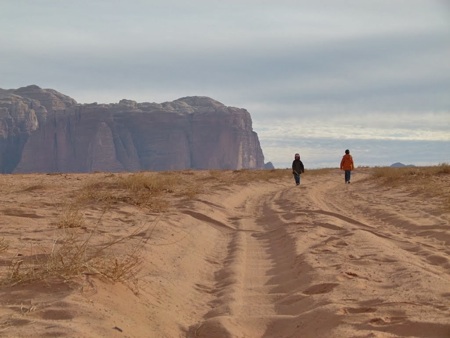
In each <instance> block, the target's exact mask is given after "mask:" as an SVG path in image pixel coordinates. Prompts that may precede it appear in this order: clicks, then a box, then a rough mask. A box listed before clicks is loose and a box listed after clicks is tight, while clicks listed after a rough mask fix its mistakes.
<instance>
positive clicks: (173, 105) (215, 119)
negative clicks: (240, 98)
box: [0, 85, 265, 173]
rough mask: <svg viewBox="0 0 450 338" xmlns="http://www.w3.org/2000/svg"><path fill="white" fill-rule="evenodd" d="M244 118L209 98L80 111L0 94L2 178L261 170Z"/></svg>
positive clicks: (58, 98)
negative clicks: (5, 175)
mask: <svg viewBox="0 0 450 338" xmlns="http://www.w3.org/2000/svg"><path fill="white" fill-rule="evenodd" d="M264 167H265V165H264V155H263V152H262V149H261V147H260V143H259V139H258V135H257V134H256V132H254V131H253V129H252V119H251V116H250V113H249V112H248V111H247V110H245V109H241V108H234V107H227V106H225V105H223V104H222V103H220V102H218V101H215V100H213V99H211V98H208V97H202V96H194V97H184V98H180V99H178V100H175V101H172V102H165V103H161V104H158V103H148V102H145V103H137V102H135V101H131V100H121V101H120V102H119V103H116V104H97V103H92V104H78V103H77V102H76V101H75V100H74V99H72V98H70V97H69V96H66V95H64V94H61V93H59V92H57V91H55V90H53V89H42V88H40V87H38V86H35V85H32V86H27V87H23V88H19V89H9V90H4V89H0V171H1V172H3V173H19V172H20V173H30V172H92V171H113V172H117V171H140V170H154V171H163V170H183V169H233V170H234V169H242V168H247V169H263V168H264Z"/></svg>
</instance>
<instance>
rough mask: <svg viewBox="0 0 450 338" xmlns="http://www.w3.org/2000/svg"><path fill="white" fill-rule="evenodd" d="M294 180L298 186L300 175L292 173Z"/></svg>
mask: <svg viewBox="0 0 450 338" xmlns="http://www.w3.org/2000/svg"><path fill="white" fill-rule="evenodd" d="M294 179H295V184H297V185H299V184H300V175H299V174H296V173H294Z"/></svg>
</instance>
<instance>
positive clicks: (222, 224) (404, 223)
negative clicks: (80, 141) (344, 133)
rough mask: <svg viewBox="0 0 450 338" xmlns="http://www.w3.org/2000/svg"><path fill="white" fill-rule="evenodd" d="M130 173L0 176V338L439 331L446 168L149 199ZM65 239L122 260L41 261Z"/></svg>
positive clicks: (179, 179) (194, 182)
mask: <svg viewBox="0 0 450 338" xmlns="http://www.w3.org/2000/svg"><path fill="white" fill-rule="evenodd" d="M130 175H133V174H110V173H94V174H53V175H45V174H29V175H2V176H0V186H1V189H2V194H1V206H0V229H1V234H0V240H1V242H0V244H1V245H2V246H0V248H2V249H1V250H0V273H1V277H2V286H1V288H0V337H158V338H159V337H168V338H173V337H190V338H194V337H202V338H206V337H208V338H228V337H249V338H253V337H277V338H278V337H279V338H281V337H450V208H449V199H450V196H449V195H448V192H450V177H449V175H441V176H439V177H434V178H433V182H434V184H435V186H436V187H439V189H443V190H441V192H440V193H436V194H433V191H431V192H430V191H423V192H422V191H421V188H420V187H417V186H411V187H410V186H408V185H405V184H402V185H393V186H390V185H385V184H380V182H379V181H377V180H375V179H369V178H370V177H371V169H370V168H363V169H357V170H355V171H354V173H353V177H352V183H351V184H348V185H345V184H344V178H343V174H342V172H341V171H339V170H337V169H330V170H326V171H324V172H321V173H318V174H312V173H309V172H308V171H307V173H306V174H304V175H303V176H302V181H301V185H300V186H295V183H294V180H293V178H292V176H291V174H290V171H289V170H285V171H280V173H279V174H277V175H274V176H273V177H267V178H264V177H260V179H245V178H244V177H240V176H239V175H240V174H239V173H236V172H233V171H223V172H213V171H198V172H181V173H173V174H172V175H173V177H172V181H171V182H172V183H171V184H172V188H170V189H169V188H168V189H165V190H163V191H160V192H159V193H158V195H157V196H156V195H155V196H154V197H152V198H153V199H152V202H151V203H149V204H146V203H145V202H142V199H136V196H138V195H139V194H141V195H142V196H141V198H145V196H150V195H145V194H144V193H142V192H139V190H133V192H132V193H131V195H130V194H129V193H128V195H127V194H126V193H124V192H123V191H122V190H123V188H121V186H120V185H118V184H117V182H118V181H117V180H121V179H123V178H124V177H130ZM140 175H145V174H140ZM242 175H244V174H242ZM254 176H255V175H253V176H252V177H254ZM160 177H164V178H167V177H170V174H166V175H165V176H164V175H161V176H160ZM115 182H116V183H115ZM144 185H145V186H146V189H147V190H148V191H152V187H150V186H148V185H146V184H144ZM121 189H122V190H121ZM190 191H191V192H193V193H192V194H190V193H189V192H190ZM442 191H444V193H442ZM445 191H446V192H447V194H446V193H445ZM107 194H110V195H109V197H108V195H107ZM133 194H134V195H133ZM158 199H161V200H164V203H163V204H161V205H160V204H158V202H157V201H158ZM64 217H65V218H66V221H65V222H66V223H64ZM77 222H78V223H77ZM77 236H78V237H77ZM86 236H87V237H86ZM74 237H75V238H83V241H84V242H82V243H87V244H88V246H91V248H89V249H87V250H85V251H83V254H84V255H88V254H89V252H90V253H92V252H93V251H95V248H99V247H102V245H103V247H104V246H105V244H104V243H111V245H109V246H108V247H107V248H105V249H104V250H103V251H102V253H97V254H98V255H101V254H103V253H106V258H105V257H103V256H102V257H103V258H101V259H103V260H106V261H104V262H103V264H105V265H107V264H110V263H111V262H113V263H112V264H113V265H112V266H111V267H107V269H109V270H106V271H113V270H114V269H116V270H119V268H120V266H126V264H127V263H126V262H128V263H129V265H130V270H129V271H127V272H124V274H123V275H120V274H118V273H117V274H116V276H115V277H114V276H112V277H111V276H108V275H107V272H106V273H105V272H101V268H100V265H101V264H102V262H100V263H99V262H96V263H95V264H94V262H85V263H83V264H81V266H80V267H78V268H77V269H74V271H66V272H67V273H66V272H64V269H59V270H58V269H56V268H54V270H52V268H50V267H49V265H48V264H49V263H48V260H49V259H50V258H51V257H52V255H53V258H54V257H57V260H59V261H61V262H60V264H63V265H64V264H66V263H65V259H66V258H65V257H64V255H63V254H59V256H58V255H56V254H55V253H56V252H57V250H60V249H58V248H60V247H61V245H62V243H67V242H64V240H67V238H74ZM63 239H64V240H63ZM59 252H68V251H59ZM70 254H73V253H70V252H69V253H67V255H70ZM124 255H125V256H124ZM124 257H129V258H130V257H131V258H130V260H129V261H127V260H126V258H124ZM108 258H109V259H111V261H108V260H107V259H108ZM101 259H100V260H101ZM132 259H134V261H132ZM114 262H116V263H114ZM124 262H125V263H124ZM133 262H134V263H136V264H135V265H133V264H134V263H133ZM46 264H47V265H46ZM54 264H57V262H56V263H54ZM99 264H100V265H99ZM114 264H116V268H114ZM121 264H122V265H121ZM66 269H67V270H70V266H67V267H66ZM42 270H47V271H42ZM114 271H115V270H114ZM46 273H47V275H46Z"/></svg>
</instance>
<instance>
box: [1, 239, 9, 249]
mask: <svg viewBox="0 0 450 338" xmlns="http://www.w3.org/2000/svg"><path fill="white" fill-rule="evenodd" d="M8 247H9V245H8V242H7V241H6V239H5V238H0V253H2V252H4V251H6V250H8Z"/></svg>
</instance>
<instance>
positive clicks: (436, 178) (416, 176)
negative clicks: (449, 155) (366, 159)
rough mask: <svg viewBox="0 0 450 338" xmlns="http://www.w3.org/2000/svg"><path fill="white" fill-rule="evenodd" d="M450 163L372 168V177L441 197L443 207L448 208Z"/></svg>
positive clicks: (381, 181) (429, 195)
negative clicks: (447, 182)
mask: <svg viewBox="0 0 450 338" xmlns="http://www.w3.org/2000/svg"><path fill="white" fill-rule="evenodd" d="M449 175H450V165H448V164H446V163H443V164H440V165H437V166H430V167H402V168H392V167H380V168H373V170H372V179H375V180H377V181H378V183H379V184H384V185H386V186H390V187H400V188H404V189H408V190H410V191H412V192H415V193H419V194H423V195H424V196H427V197H443V198H444V199H446V201H444V204H445V206H444V208H445V209H447V210H450V198H448V191H447V186H448V184H443V182H444V181H448V180H450V176H449Z"/></svg>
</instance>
